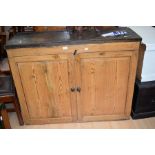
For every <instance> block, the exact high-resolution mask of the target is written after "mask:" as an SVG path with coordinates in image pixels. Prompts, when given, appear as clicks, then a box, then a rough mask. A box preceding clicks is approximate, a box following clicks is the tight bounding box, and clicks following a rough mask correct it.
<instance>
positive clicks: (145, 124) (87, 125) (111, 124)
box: [9, 113, 155, 129]
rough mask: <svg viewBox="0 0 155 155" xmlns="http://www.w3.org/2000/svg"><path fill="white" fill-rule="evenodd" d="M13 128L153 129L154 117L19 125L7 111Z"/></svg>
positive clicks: (13, 114) (154, 126)
mask: <svg viewBox="0 0 155 155" xmlns="http://www.w3.org/2000/svg"><path fill="white" fill-rule="evenodd" d="M9 118H10V123H11V127H12V128H13V129H155V117H152V118H145V119H138V120H132V119H131V118H130V119H129V120H117V121H99V122H95V121H94V122H84V123H59V124H58V123H57V124H44V125H23V126H20V125H19V123H18V119H17V116H16V114H15V113H9Z"/></svg>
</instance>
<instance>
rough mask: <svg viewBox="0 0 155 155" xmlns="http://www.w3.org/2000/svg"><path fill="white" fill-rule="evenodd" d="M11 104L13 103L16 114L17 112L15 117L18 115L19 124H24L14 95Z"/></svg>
mask: <svg viewBox="0 0 155 155" xmlns="http://www.w3.org/2000/svg"><path fill="white" fill-rule="evenodd" d="M13 104H14V107H15V111H16V114H17V117H18V121H19V124H20V125H24V121H23V117H22V115H21V111H20V107H19V103H18V100H17V98H16V97H15V98H14V101H13Z"/></svg>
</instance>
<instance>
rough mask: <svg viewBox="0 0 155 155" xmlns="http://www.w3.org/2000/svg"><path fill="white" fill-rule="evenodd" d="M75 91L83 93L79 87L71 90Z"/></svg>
mask: <svg viewBox="0 0 155 155" xmlns="http://www.w3.org/2000/svg"><path fill="white" fill-rule="evenodd" d="M75 91H78V92H80V91H81V88H80V87H77V88H71V92H75Z"/></svg>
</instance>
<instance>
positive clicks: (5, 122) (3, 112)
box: [1, 109, 11, 129]
mask: <svg viewBox="0 0 155 155" xmlns="http://www.w3.org/2000/svg"><path fill="white" fill-rule="evenodd" d="M1 115H2V119H3V125H4V128H5V129H11V125H10V121H9V116H8V113H7V111H6V109H2V110H1Z"/></svg>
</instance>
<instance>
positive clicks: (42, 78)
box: [7, 32, 140, 124]
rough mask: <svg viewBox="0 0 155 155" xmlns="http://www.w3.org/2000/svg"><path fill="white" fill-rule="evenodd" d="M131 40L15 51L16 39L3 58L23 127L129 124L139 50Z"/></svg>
mask: <svg viewBox="0 0 155 155" xmlns="http://www.w3.org/2000/svg"><path fill="white" fill-rule="evenodd" d="M51 33H52V32H51ZM62 33H63V32H62ZM39 34H40V35H43V36H42V37H43V38H44V37H45V35H46V34H45V33H39ZM54 34H55V32H54ZM63 34H64V33H63ZM27 35H29V34H27ZM31 35H32V34H31ZM31 35H30V36H31ZM33 35H38V33H35V34H33ZM59 35H60V32H59V33H58V34H57V36H59ZM64 35H66V34H64ZM30 36H26V34H24V36H23V38H24V39H25V38H26V37H27V38H29V37H30ZM51 36H52V34H51ZM135 36H136V38H134V39H131V38H129V39H128V40H123V39H122V40H119V41H117V42H116V41H115V40H114V41H111V40H110V41H106V42H104V40H103V38H101V39H102V40H103V41H102V40H101V39H100V40H101V41H102V42H101V41H100V40H99V41H98V40H97V41H87V42H85V40H82V41H81V42H80V43H79V42H78V43H76V41H75V42H72V43H70V41H71V38H70V39H69V40H68V42H65V43H64V42H63V44H61V43H57V42H55V44H54V43H53V42H54V41H53V42H52V40H51V43H52V44H49V43H48V45H47V44H45V43H44V42H43V43H44V44H43V43H42V44H40V41H39V43H38V42H36V40H35V43H33V42H31V43H29V42H28V43H27V42H25V43H23V44H20V45H19V44H17V40H18V37H19V36H16V38H15V39H14V40H15V41H14V40H11V41H10V42H9V43H8V45H7V53H8V57H9V63H10V67H11V71H12V75H13V79H14V82H15V86H16V89H17V93H18V97H19V101H20V105H21V110H22V115H23V118H24V122H25V124H45V123H58V122H62V123H64V122H84V121H101V120H118V119H128V118H129V116H130V112H131V103H132V97H133V87H134V82H135V75H136V68H137V60H138V52H139V45H140V38H139V37H138V36H137V35H136V34H135ZM61 37H62V34H61ZM74 37H75V36H74ZM19 39H21V37H19ZM33 39H34V37H33ZM48 39H49V38H48ZM74 39H75V38H74ZM25 40H26V39H25ZM49 40H50V39H49ZM21 41H22V40H21ZM15 43H16V44H15Z"/></svg>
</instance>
